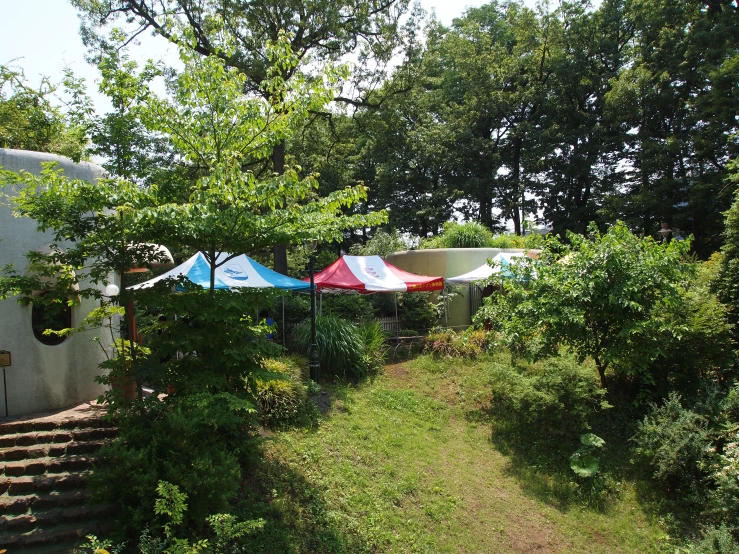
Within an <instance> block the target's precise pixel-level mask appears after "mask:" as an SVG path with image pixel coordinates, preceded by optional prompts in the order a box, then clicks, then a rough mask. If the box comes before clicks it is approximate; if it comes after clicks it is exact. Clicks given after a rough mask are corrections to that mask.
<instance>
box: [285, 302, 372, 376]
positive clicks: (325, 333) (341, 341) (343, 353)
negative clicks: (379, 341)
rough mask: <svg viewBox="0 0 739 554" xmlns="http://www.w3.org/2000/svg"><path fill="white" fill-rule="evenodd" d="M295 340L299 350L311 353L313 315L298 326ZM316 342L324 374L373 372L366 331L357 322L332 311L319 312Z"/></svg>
mask: <svg viewBox="0 0 739 554" xmlns="http://www.w3.org/2000/svg"><path fill="white" fill-rule="evenodd" d="M293 343H294V347H295V349H296V351H297V352H299V353H300V354H301V355H305V356H310V347H311V322H310V320H309V319H306V320H305V321H303V322H302V323H301V324H300V325H299V326H298V327H297V329H296V330H295V333H294V335H293ZM316 345H317V347H318V360H319V362H320V364H321V369H320V376H321V377H339V378H342V379H346V378H358V377H363V376H364V375H366V374H367V373H368V372H369V369H370V368H369V367H368V366H367V362H366V360H365V358H364V354H365V348H364V342H363V341H362V335H361V334H360V332H359V329H358V328H357V327H356V326H355V325H354V324H353V323H351V322H349V321H346V320H344V319H341V318H338V317H335V316H331V315H323V316H317V317H316Z"/></svg>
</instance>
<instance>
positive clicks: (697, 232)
mask: <svg viewBox="0 0 739 554" xmlns="http://www.w3.org/2000/svg"><path fill="white" fill-rule="evenodd" d="M624 15H625V18H624V19H625V21H628V22H629V25H630V26H631V27H633V29H634V32H635V33H636V34H635V36H636V37H637V40H636V41H635V44H634V53H633V56H632V61H631V64H630V68H629V69H628V70H626V71H624V72H623V74H622V75H621V76H620V78H619V81H618V83H617V84H616V87H615V91H616V93H617V94H614V100H615V101H616V102H615V104H617V106H618V109H617V110H616V113H617V114H618V115H617V117H618V118H619V119H620V120H621V121H623V122H625V123H626V126H627V129H624V130H623V131H629V132H628V134H626V135H625V138H626V140H625V142H626V145H627V147H626V148H625V152H627V155H626V160H627V163H626V164H625V167H628V168H630V171H628V175H627V179H626V182H625V185H626V186H625V187H624V192H625V194H624V195H623V196H620V197H618V198H617V199H616V200H617V201H618V203H617V205H616V207H615V210H616V213H617V215H618V217H622V218H623V219H625V220H626V221H627V222H628V223H629V224H630V225H631V226H632V227H633V228H635V229H641V230H642V232H644V233H648V234H653V233H655V232H656V230H657V229H658V226H657V223H660V222H665V223H668V224H669V225H670V227H671V228H673V229H681V230H682V231H684V232H685V233H691V234H693V235H694V236H695V244H694V247H695V248H696V250H697V251H698V253H699V254H701V255H703V256H706V257H707V256H708V255H709V254H710V253H711V252H712V251H714V250H715V249H716V248H717V247H718V245H719V244H720V240H721V239H720V237H721V225H722V221H723V218H722V215H721V214H722V212H723V211H724V210H726V209H728V207H729V205H730V203H731V193H732V191H733V187H731V186H727V184H726V181H725V177H726V175H727V169H728V166H727V164H728V162H729V160H730V159H732V158H734V157H736V155H737V140H736V130H737V126H736V120H735V115H736V113H737V111H738V110H739V97H738V96H737V94H736V79H730V78H728V75H730V74H731V75H735V71H736V67H737V63H739V30H738V29H739V28H738V26H737V25H736V20H737V7H736V6H735V5H734V4H733V3H731V2H726V1H718V2H704V1H702V0H689V1H685V2H673V1H671V0H640V1H638V2H634V3H632V4H631V5H630V7H629V9H628V10H627V11H626V12H625V14H624ZM623 131H622V132H623Z"/></svg>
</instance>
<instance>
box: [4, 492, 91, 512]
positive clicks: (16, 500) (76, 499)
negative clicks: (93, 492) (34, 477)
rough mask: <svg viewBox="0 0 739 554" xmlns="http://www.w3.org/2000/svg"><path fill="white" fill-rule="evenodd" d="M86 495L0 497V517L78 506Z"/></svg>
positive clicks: (58, 493)
mask: <svg viewBox="0 0 739 554" xmlns="http://www.w3.org/2000/svg"><path fill="white" fill-rule="evenodd" d="M86 497H87V494H86V493H85V492H83V491H79V490H72V491H65V492H51V493H49V494H41V495H35V494H26V495H19V496H0V516H5V517H8V516H9V515H22V514H26V513H27V512H29V511H30V510H50V509H52V508H66V507H68V506H78V505H80V504H82V503H83V502H84V501H85V498H86Z"/></svg>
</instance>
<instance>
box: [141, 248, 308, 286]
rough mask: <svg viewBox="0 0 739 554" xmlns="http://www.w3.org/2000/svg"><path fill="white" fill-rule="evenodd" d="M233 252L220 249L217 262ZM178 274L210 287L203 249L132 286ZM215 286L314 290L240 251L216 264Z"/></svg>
mask: <svg viewBox="0 0 739 554" xmlns="http://www.w3.org/2000/svg"><path fill="white" fill-rule="evenodd" d="M230 255H231V254H227V253H225V252H219V253H218V254H217V256H216V263H218V262H219V260H222V259H225V258H228V257H229V256H230ZM177 277H187V278H188V279H189V280H190V281H192V282H193V283H195V284H196V285H200V286H201V287H203V288H210V264H209V263H208V260H206V259H205V256H204V255H203V253H202V252H198V253H197V254H195V255H194V256H192V257H191V258H190V259H188V260H187V261H185V262H183V263H182V264H180V265H178V266H177V267H175V268H174V269H170V270H169V271H167V272H166V273H163V274H162V275H159V276H158V277H154V278H153V279H149V280H148V281H144V282H143V283H139V284H137V285H133V286H130V287H128V289H129V290H139V289H145V288H149V287H151V286H153V285H154V284H155V283H157V282H159V281H163V280H164V279H171V278H177ZM215 288H216V289H217V290H224V289H228V290H233V289H239V288H258V289H271V288H276V289H281V290H289V291H295V292H308V291H310V284H309V283H305V282H303V281H299V280H298V279H293V278H292V277H287V276H285V275H282V274H280V273H277V272H276V271H272V270H271V269H269V268H267V267H264V266H263V265H261V264H258V263H257V262H255V261H254V260H252V259H251V258H250V257H249V256H246V255H245V254H240V255H239V256H236V257H234V258H231V259H230V260H228V261H227V262H225V263H223V264H222V265H219V266H218V267H216V271H215Z"/></svg>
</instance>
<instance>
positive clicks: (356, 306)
mask: <svg viewBox="0 0 739 554" xmlns="http://www.w3.org/2000/svg"><path fill="white" fill-rule="evenodd" d="M322 311H323V313H324V314H325V315H333V316H336V317H340V318H342V319H346V320H347V321H370V320H372V319H373V318H374V317H375V306H374V304H373V303H372V299H371V298H369V297H367V296H365V295H363V294H327V295H324V297H323V310H322Z"/></svg>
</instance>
